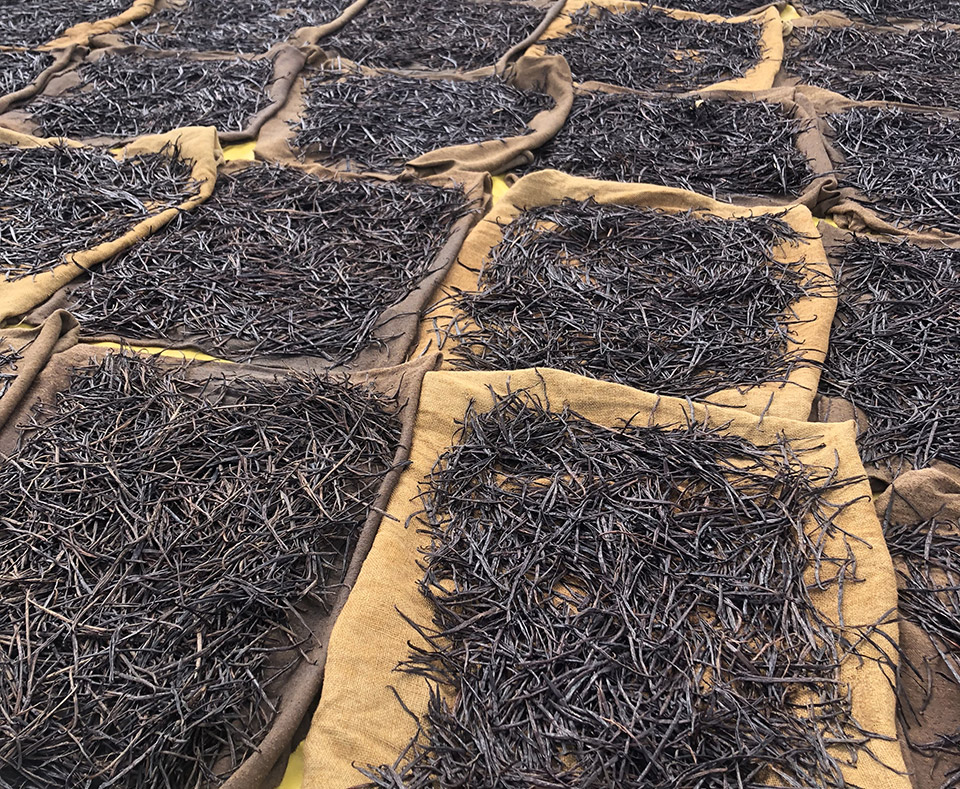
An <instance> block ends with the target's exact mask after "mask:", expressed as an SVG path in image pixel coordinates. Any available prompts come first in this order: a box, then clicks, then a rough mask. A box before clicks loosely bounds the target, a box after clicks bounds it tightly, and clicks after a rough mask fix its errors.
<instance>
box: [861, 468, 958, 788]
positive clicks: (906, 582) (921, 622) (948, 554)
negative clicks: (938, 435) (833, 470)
mask: <svg viewBox="0 0 960 789" xmlns="http://www.w3.org/2000/svg"><path fill="white" fill-rule="evenodd" d="M876 507H877V515H878V516H879V518H880V521H881V523H882V524H883V528H884V533H885V535H886V538H887V547H888V548H889V550H890V555H891V557H892V559H893V566H894V568H895V570H896V573H897V586H898V587H899V596H900V653H901V658H900V667H899V672H898V676H897V696H898V701H899V708H900V709H899V712H900V724H901V728H902V734H903V745H904V757H905V758H906V760H907V766H908V767H909V768H910V777H911V780H912V783H913V789H942V787H945V786H949V785H950V784H951V782H953V781H954V780H955V779H956V776H957V775H958V774H960V753H958V751H957V743H958V741H960V638H958V633H957V627H956V622H957V618H958V617H960V591H958V586H960V469H958V468H957V467H955V466H949V465H946V464H942V463H935V464H934V466H933V467H931V468H926V469H923V470H921V471H908V472H906V473H904V474H903V475H902V476H900V477H898V478H897V479H896V480H894V481H893V483H892V484H891V485H890V486H889V487H888V488H887V489H886V490H884V491H883V492H882V493H881V494H880V495H879V496H877V498H876Z"/></svg>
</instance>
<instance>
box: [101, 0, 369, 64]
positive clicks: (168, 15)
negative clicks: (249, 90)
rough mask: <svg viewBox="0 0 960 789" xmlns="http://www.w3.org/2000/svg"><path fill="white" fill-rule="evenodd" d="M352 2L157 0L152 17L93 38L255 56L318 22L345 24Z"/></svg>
mask: <svg viewBox="0 0 960 789" xmlns="http://www.w3.org/2000/svg"><path fill="white" fill-rule="evenodd" d="M353 5H357V3H356V2H354V3H351V2H350V0H306V2H301V3H298V4H297V6H296V7H295V8H291V7H290V4H289V3H287V2H286V0H245V1H244V2H243V3H234V4H231V5H230V6H228V7H225V6H224V4H223V3H219V2H217V1H216V0H158V2H157V6H156V8H155V9H154V11H153V13H152V14H150V16H148V17H146V18H145V19H142V20H139V21H138V22H135V23H133V24H130V25H125V26H124V27H121V28H118V29H117V30H114V31H111V32H110V33H107V34H105V35H101V36H97V37H96V38H95V39H94V40H93V42H92V43H93V44H95V45H96V46H98V47H102V46H124V45H132V46H142V47H146V48H148V49H157V50H177V51H181V52H198V51H199V52H221V53H232V54H236V53H238V52H239V53H244V54H248V55H256V54H259V53H262V52H266V51H268V50H270V49H272V48H273V47H275V46H279V45H282V44H284V43H291V44H301V45H302V44H304V43H305V42H306V40H307V39H309V38H310V36H311V35H312V34H313V32H314V31H316V30H317V29H318V27H329V26H338V25H340V24H343V23H344V22H345V21H346V18H348V17H347V13H348V11H349V9H350V8H351V7H352V6H353ZM345 17H346V18H345Z"/></svg>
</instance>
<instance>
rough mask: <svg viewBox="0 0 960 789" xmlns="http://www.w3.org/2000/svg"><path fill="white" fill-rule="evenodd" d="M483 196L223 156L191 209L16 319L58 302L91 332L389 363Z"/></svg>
mask: <svg viewBox="0 0 960 789" xmlns="http://www.w3.org/2000/svg"><path fill="white" fill-rule="evenodd" d="M331 176H332V177H331ZM486 200H487V190H486V182H485V179H484V178H482V177H480V176H477V175H471V174H466V175H463V176H462V177H452V176H446V175H444V176H436V177H434V178H431V179H428V180H426V181H422V180H417V181H383V180H374V179H366V178H359V177H352V176H350V175H345V174H331V173H329V172H326V171H322V170H320V169H311V168H303V167H296V166H279V165H267V164H263V163H255V164H254V163H249V162H235V163H230V164H228V165H226V166H225V167H224V168H223V170H222V171H221V173H220V175H219V178H218V181H217V189H216V191H215V192H214V194H213V196H212V197H211V198H210V199H209V200H208V201H207V202H206V203H205V204H204V206H202V207H201V208H200V209H199V210H198V211H196V212H192V213H190V214H184V215H183V216H181V217H180V218H179V219H178V220H177V221H175V222H173V223H172V224H171V225H170V226H169V227H167V228H166V231H167V232H163V233H160V234H157V235H156V236H155V237H153V239H152V240H151V241H150V242H149V243H145V244H141V245H138V246H137V247H136V248H135V249H132V250H130V251H129V252H127V253H126V254H123V255H119V256H116V257H114V258H112V259H109V260H104V261H103V263H102V265H100V266H98V267H96V268H95V269H93V270H91V272H90V273H89V275H87V276H85V277H83V278H82V279H77V280H75V281H74V282H73V283H71V285H70V286H69V287H67V288H65V289H64V290H63V291H61V292H59V293H57V294H56V295H55V296H53V298H51V299H50V300H49V301H47V302H46V303H45V304H43V305H41V306H40V307H39V308H38V309H37V310H35V311H34V312H32V313H31V314H29V315H27V316H26V320H27V321H28V322H30V323H38V322H40V321H42V320H43V319H44V317H45V316H46V315H48V314H49V313H50V312H51V311H52V310H54V309H58V308H61V307H67V308H69V309H70V310H71V312H73V314H74V315H76V317H77V319H78V320H79V321H80V323H81V325H82V327H83V333H84V335H85V336H86V337H88V338H96V339H112V340H118V339H126V340H128V341H129V340H132V339H138V340H143V341H146V342H148V343H149V344H151V345H157V346H162V347H168V348H185V349H191V350H197V351H202V352H205V353H208V354H211V355H213V356H217V357H221V358H228V359H232V360H235V361H250V360H260V361H263V362H266V361H267V360H270V361H271V363H280V362H283V363H287V362H293V363H299V364H309V365H310V366H316V367H331V366H349V367H351V368H354V369H363V368H370V367H385V366H388V365H392V364H399V363H400V362H402V361H404V359H405V358H406V356H407V354H408V352H409V350H410V347H411V345H412V344H413V343H414V342H415V341H416V336H417V331H418V323H419V319H420V316H421V314H422V312H423V308H424V306H425V305H426V303H427V301H428V299H429V298H430V295H431V294H432V293H433V291H434V290H435V289H436V287H437V283H438V282H439V281H440V280H441V279H442V278H443V277H444V276H445V275H446V272H447V270H448V269H449V268H450V266H451V265H452V262H453V260H454V259H455V258H456V255H457V252H458V251H459V249H460V245H461V244H462V243H463V239H464V238H465V237H466V234H467V232H468V231H469V229H470V228H471V227H472V226H473V224H474V223H475V222H476V221H477V219H478V217H479V216H480V214H481V213H482V211H483V209H484V206H485V205H486Z"/></svg>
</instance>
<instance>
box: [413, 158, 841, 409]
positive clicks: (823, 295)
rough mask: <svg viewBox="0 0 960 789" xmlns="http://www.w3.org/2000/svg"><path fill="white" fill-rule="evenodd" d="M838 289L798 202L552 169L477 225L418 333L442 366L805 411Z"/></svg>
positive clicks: (521, 186)
mask: <svg viewBox="0 0 960 789" xmlns="http://www.w3.org/2000/svg"><path fill="white" fill-rule="evenodd" d="M558 226H559V231H557V227H558ZM698 245H699V246H698ZM628 250H629V252H628ZM711 255H715V256H716V257H715V258H714V259H713V260H712V261H711V258H710V256H711ZM648 260H649V263H648V262H647V261H648ZM708 261H709V265H708ZM835 298H836V296H835V292H834V288H833V280H832V277H831V275H830V270H829V266H828V265H827V262H826V256H825V254H824V252H823V247H822V245H821V243H820V240H819V236H818V234H817V231H816V228H815V225H814V223H813V220H812V218H811V216H810V212H809V211H808V210H807V209H806V208H804V207H802V206H796V207H793V208H789V209H783V208H778V207H766V208H761V207H756V208H741V207H736V206H732V205H730V204H727V203H720V202H717V201H716V200H712V199H710V198H708V197H704V196H702V195H698V194H695V193H693V192H685V191H682V190H679V189H668V188H666V187H657V186H649V185H646V184H619V183H613V182H603V181H591V180H588V179H586V178H574V177H572V176H567V175H563V174H562V173H558V172H556V171H554V170H545V171H542V172H539V173H533V174H532V175H528V176H525V177H524V178H522V179H520V180H519V181H518V182H517V183H516V184H515V185H514V186H513V187H512V188H511V189H510V191H508V192H507V193H506V194H505V195H504V196H503V197H502V198H501V199H500V200H499V201H498V202H497V203H496V204H495V205H494V207H493V210H492V211H491V213H490V214H488V215H487V216H486V217H484V219H482V220H481V221H480V223H479V224H478V225H477V227H475V228H474V229H473V230H472V231H471V233H470V235H469V236H468V237H467V240H466V241H465V242H464V245H463V248H462V250H461V252H460V257H459V258H458V261H457V264H456V265H455V266H454V267H453V268H452V269H451V270H450V274H449V275H448V277H447V278H446V280H445V281H444V282H443V285H442V286H441V289H440V291H439V292H438V293H437V295H436V296H435V299H434V301H435V304H436V306H435V307H434V308H433V309H430V310H429V311H428V312H427V315H426V317H425V318H424V320H423V323H422V326H421V330H420V342H419V347H420V348H421V349H422V350H429V349H433V348H439V350H441V351H442V352H443V353H444V357H445V359H444V363H445V364H446V365H447V366H448V367H450V366H453V367H456V368H460V369H482V370H496V369H512V368H515V367H532V366H547V367H557V368H561V369H568V370H570V371H571V372H576V373H580V374H587V375H591V376H594V377H597V378H601V379H604V380H613V381H616V382H618V383H623V384H628V385H631V386H636V387H637V388H644V389H652V390H654V391H659V392H660V393H662V394H671V395H676V396H680V397H685V396H688V397H697V398H699V399H705V400H709V401H711V402H713V403H716V404H722V405H729V406H736V407H741V408H746V409H747V410H748V411H751V412H753V413H757V414H759V413H769V414H771V415H778V416H790V417H796V416H803V417H804V418H806V416H807V414H809V412H810V406H811V403H812V401H813V398H814V395H815V394H816V390H817V379H818V377H819V363H820V362H821V361H822V360H823V357H824V354H825V353H826V350H827V336H828V333H829V329H830V322H831V321H832V319H833V312H834V307H835V304H836V301H835Z"/></svg>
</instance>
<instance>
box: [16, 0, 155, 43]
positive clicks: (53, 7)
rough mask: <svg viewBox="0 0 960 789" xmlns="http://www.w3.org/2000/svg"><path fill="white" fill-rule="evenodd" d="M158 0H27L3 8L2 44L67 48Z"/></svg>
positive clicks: (144, 10)
mask: <svg viewBox="0 0 960 789" xmlns="http://www.w3.org/2000/svg"><path fill="white" fill-rule="evenodd" d="M153 4H154V0H134V1H133V2H132V3H131V2H130V0H24V2H20V3H7V4H6V5H5V6H4V8H3V10H2V11H0V46H20V47H29V48H39V49H50V50H52V49H65V48H68V47H71V46H76V45H80V46H85V45H87V44H88V43H89V42H90V39H91V37H92V36H94V35H96V34H97V33H104V32H106V31H108V30H112V29H113V28H115V27H117V26H119V25H122V24H125V23H127V22H132V21H134V20H136V19H140V18H141V17H143V16H146V15H147V14H148V13H150V10H151V9H152V8H153Z"/></svg>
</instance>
